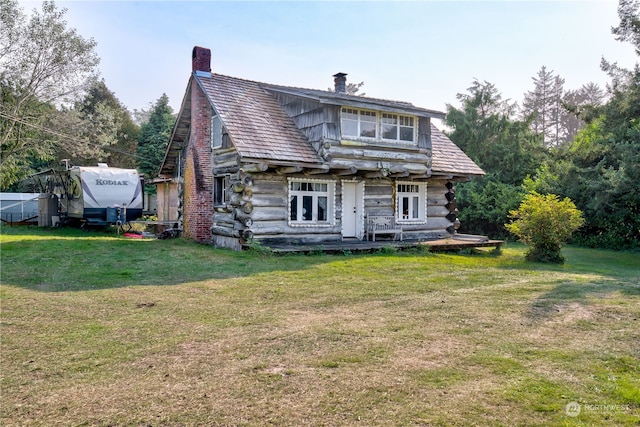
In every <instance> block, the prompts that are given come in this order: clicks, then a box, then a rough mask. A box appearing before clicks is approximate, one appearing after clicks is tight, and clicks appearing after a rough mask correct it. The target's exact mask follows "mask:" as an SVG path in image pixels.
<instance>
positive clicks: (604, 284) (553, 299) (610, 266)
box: [503, 247, 640, 320]
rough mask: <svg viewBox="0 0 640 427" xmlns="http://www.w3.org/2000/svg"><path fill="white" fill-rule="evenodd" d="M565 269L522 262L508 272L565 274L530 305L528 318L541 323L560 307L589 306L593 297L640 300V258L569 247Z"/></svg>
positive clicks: (622, 253)
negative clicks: (638, 298)
mask: <svg viewBox="0 0 640 427" xmlns="http://www.w3.org/2000/svg"><path fill="white" fill-rule="evenodd" d="M563 255H565V256H566V262H565V264H563V265H556V264H543V263H533V262H527V261H524V260H522V262H517V263H514V264H512V265H510V266H503V268H505V269H518V270H529V271H540V272H544V273H549V278H550V279H552V278H553V273H562V274H563V279H562V282H561V283H559V284H557V285H555V286H553V288H552V289H550V290H549V291H547V292H544V293H543V294H541V295H540V296H539V297H537V298H536V299H535V300H534V301H533V302H532V304H531V307H530V309H529V312H528V317H529V318H530V319H532V320H540V319H544V318H546V317H550V316H552V315H553V314H555V313H557V311H558V307H560V306H565V305H567V304H570V303H572V302H577V303H580V304H583V305H588V304H590V300H591V299H592V298H594V297H604V296H610V295H612V294H615V293H620V294H621V295H624V296H628V297H640V267H638V266H639V265H640V254H638V253H637V252H623V251H620V252H618V251H611V250H598V249H587V248H579V247H567V248H564V249H563Z"/></svg>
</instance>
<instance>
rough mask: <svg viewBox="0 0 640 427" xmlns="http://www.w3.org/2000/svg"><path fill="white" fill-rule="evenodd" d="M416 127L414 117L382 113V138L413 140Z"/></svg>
mask: <svg viewBox="0 0 640 427" xmlns="http://www.w3.org/2000/svg"><path fill="white" fill-rule="evenodd" d="M414 129H415V127H414V120H413V117H408V116H399V115H398V114H387V113H383V114H382V139H388V140H391V141H407V142H413V140H414V134H415V131H414Z"/></svg>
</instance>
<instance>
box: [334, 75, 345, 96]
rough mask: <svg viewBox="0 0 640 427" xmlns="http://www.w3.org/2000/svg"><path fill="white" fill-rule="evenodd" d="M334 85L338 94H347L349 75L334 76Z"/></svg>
mask: <svg viewBox="0 0 640 427" xmlns="http://www.w3.org/2000/svg"><path fill="white" fill-rule="evenodd" d="M333 84H334V85H335V91H336V92H338V93H347V74H346V73H337V74H334V75H333Z"/></svg>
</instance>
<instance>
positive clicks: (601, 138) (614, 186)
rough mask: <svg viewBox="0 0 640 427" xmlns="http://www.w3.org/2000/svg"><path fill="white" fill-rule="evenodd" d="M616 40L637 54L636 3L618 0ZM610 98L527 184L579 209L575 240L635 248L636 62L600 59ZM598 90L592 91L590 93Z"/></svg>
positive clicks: (638, 240) (639, 74)
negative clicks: (630, 45)
mask: <svg viewBox="0 0 640 427" xmlns="http://www.w3.org/2000/svg"><path fill="white" fill-rule="evenodd" d="M618 13H619V15H620V20H621V24H620V26H618V27H616V28H614V29H613V33H614V34H615V35H616V36H617V39H618V40H622V41H630V42H632V43H633V44H634V47H635V49H636V53H638V54H640V4H639V3H638V2H637V1H633V0H621V1H620V6H619V8H618ZM602 68H603V70H604V71H606V72H607V73H609V75H610V77H611V84H610V85H609V86H608V91H609V100H608V101H607V103H606V104H604V105H603V106H601V107H599V108H595V109H593V111H592V112H591V113H590V118H589V119H588V120H587V125H586V127H585V128H584V129H582V130H581V131H580V132H579V133H578V135H577V136H576V138H575V140H574V141H573V142H572V143H571V145H569V146H568V147H562V148H561V149H558V150H555V151H554V153H553V154H554V156H553V159H552V160H551V161H550V162H549V163H548V164H547V165H546V166H545V167H544V168H542V169H541V170H540V171H539V173H538V174H537V177H536V180H535V181H534V182H533V183H532V188H533V189H535V190H537V191H538V192H546V191H548V190H549V189H552V191H553V192H555V193H556V194H561V195H562V196H563V197H569V198H571V199H572V200H573V201H574V202H575V203H576V205H577V207H578V208H579V209H580V210H582V211H583V212H584V216H585V219H586V225H585V226H584V227H583V228H582V229H581V230H580V232H579V241H581V242H582V243H585V244H588V245H591V246H600V247H609V248H613V249H620V248H627V247H636V248H637V247H640V67H638V65H637V64H636V66H635V67H634V68H633V69H632V70H625V69H623V68H621V67H619V66H617V65H616V64H610V63H608V62H607V61H606V60H603V61H602ZM595 93H596V95H597V92H595Z"/></svg>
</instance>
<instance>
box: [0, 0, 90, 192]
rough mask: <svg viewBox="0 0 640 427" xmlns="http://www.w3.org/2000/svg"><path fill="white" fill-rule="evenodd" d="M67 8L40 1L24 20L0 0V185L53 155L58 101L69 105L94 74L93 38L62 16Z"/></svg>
mask: <svg viewBox="0 0 640 427" xmlns="http://www.w3.org/2000/svg"><path fill="white" fill-rule="evenodd" d="M65 13H66V9H58V8H57V7H56V5H55V3H54V2H52V1H45V2H43V3H42V10H41V11H38V10H37V9H36V10H34V11H33V13H32V14H31V16H30V18H29V19H28V20H27V18H26V16H25V14H24V12H23V11H22V9H20V8H19V6H18V3H17V2H16V1H15V0H0V91H1V92H0V99H1V100H2V104H0V130H1V131H2V132H0V148H1V149H2V158H1V159H0V166H2V167H1V168H0V185H1V186H2V187H7V186H8V185H10V184H11V183H13V182H15V181H17V180H18V179H20V178H21V177H23V176H25V175H26V174H28V173H29V172H30V171H29V164H30V161H31V160H33V159H35V160H46V159H51V158H52V156H53V152H54V150H55V144H56V143H58V142H60V141H61V138H62V139H65V140H67V141H68V140H69V137H68V134H66V133H65V134H64V136H63V137H61V136H60V135H61V133H64V132H63V131H64V129H60V128H59V127H58V126H57V124H59V123H60V121H59V120H58V115H59V111H58V110H57V108H56V107H59V106H61V105H72V103H73V101H74V100H77V99H79V97H80V95H81V94H82V92H83V91H84V90H85V89H86V88H87V82H88V81H91V80H93V79H94V78H95V75H96V73H97V65H98V62H99V59H98V56H97V55H96V53H95V52H94V49H95V46H96V43H95V41H94V40H93V39H85V38H83V37H82V36H80V35H79V34H78V33H77V32H76V30H75V29H72V28H68V27H67V23H66V21H65V20H64V15H65Z"/></svg>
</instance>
